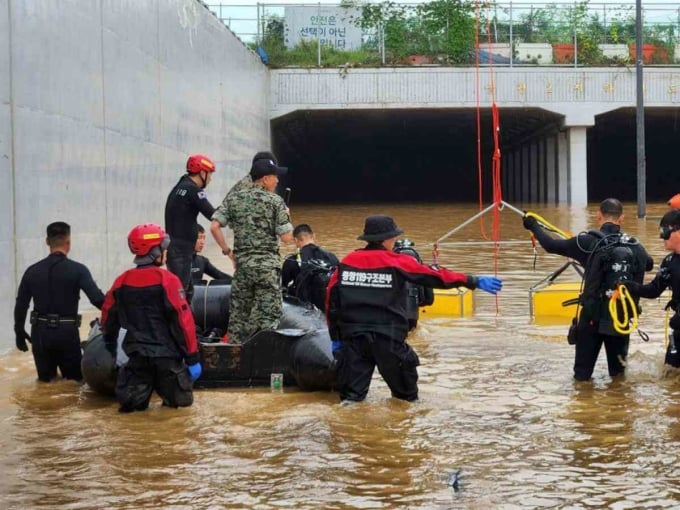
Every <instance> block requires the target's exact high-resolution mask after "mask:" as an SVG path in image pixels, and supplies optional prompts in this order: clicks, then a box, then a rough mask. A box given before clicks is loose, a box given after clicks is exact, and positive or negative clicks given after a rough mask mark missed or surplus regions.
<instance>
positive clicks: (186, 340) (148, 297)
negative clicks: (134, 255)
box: [101, 266, 199, 365]
mask: <svg viewBox="0 0 680 510" xmlns="http://www.w3.org/2000/svg"><path fill="white" fill-rule="evenodd" d="M101 324H102V330H103V331H104V340H105V342H106V343H107V344H112V343H115V342H116V341H117V339H118V332H119V330H120V328H121V327H123V328H125V329H126V330H127V333H126V335H125V339H124V340H123V350H124V351H125V354H127V355H128V356H132V355H135V354H136V355H139V356H147V357H151V358H175V359H178V358H179V359H185V360H186V363H187V365H191V364H193V363H196V362H198V361H199V353H198V343H197V341H196V326H195V325H194V316H193V314H192V313H191V308H190V307H189V303H187V300H186V297H185V294H184V288H183V286H182V283H181V282H180V280H179V278H177V277H176V276H175V275H174V274H172V273H171V272H170V271H167V270H166V269H162V268H160V267H156V266H141V267H138V268H135V269H129V270H128V271H125V272H124V273H123V274H122V275H120V276H119V277H118V278H116V281H115V282H114V284H113V286H112V287H111V289H110V290H109V292H108V293H107V294H106V300H105V301H104V306H103V307H102V320H101Z"/></svg>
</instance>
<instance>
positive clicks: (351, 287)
mask: <svg viewBox="0 0 680 510" xmlns="http://www.w3.org/2000/svg"><path fill="white" fill-rule="evenodd" d="M403 233H404V231H403V230H401V229H400V228H399V227H397V225H396V223H395V222H394V220H393V219H392V218H391V217H390V216H385V215H375V216H369V217H367V218H366V222H365V226H364V232H363V234H362V235H361V236H359V237H358V239H360V240H362V241H366V242H367V243H368V244H367V245H366V247H365V248H363V249H359V250H355V251H353V252H351V253H350V254H349V255H347V256H346V257H345V258H343V259H342V260H341V261H340V265H339V266H338V269H337V270H336V271H335V272H334V273H333V275H332V276H331V280H330V282H329V284H328V289H327V297H326V299H327V302H328V304H327V306H326V310H327V318H328V326H329V332H330V335H331V338H332V339H334V340H335V342H334V346H333V347H334V350H335V351H336V356H337V361H338V389H339V391H340V399H341V400H342V401H361V400H364V399H365V398H366V394H367V393H368V389H369V386H370V384H371V376H372V375H373V370H374V369H375V366H376V365H377V366H378V370H379V371H380V375H382V377H383V379H384V380H385V382H386V383H387V385H388V386H389V387H390V390H391V391H392V396H393V397H395V398H399V399H402V400H407V401H413V400H416V399H417V398H418V371H417V368H416V367H417V366H418V365H419V364H420V361H419V360H418V355H417V354H416V353H415V351H414V350H413V349H412V348H411V346H410V345H409V344H408V343H407V342H406V335H407V334H408V331H409V322H408V316H407V311H406V303H407V287H406V282H412V283H415V284H417V285H426V286H428V287H435V288H452V287H467V288H469V289H476V288H479V289H482V290H484V291H486V292H490V293H492V294H496V293H497V292H498V291H500V290H501V286H502V283H501V281H500V280H499V279H498V278H495V277H492V276H469V275H465V274H462V273H454V272H453V271H449V270H448V269H444V268H443V267H438V266H434V267H430V266H426V265H424V264H421V263H419V262H418V261H417V260H416V259H414V258H413V257H411V256H410V255H405V254H400V253H394V252H393V251H392V250H393V248H394V243H395V242H396V240H397V237H399V236H400V235H401V234H403ZM338 343H339V345H338Z"/></svg>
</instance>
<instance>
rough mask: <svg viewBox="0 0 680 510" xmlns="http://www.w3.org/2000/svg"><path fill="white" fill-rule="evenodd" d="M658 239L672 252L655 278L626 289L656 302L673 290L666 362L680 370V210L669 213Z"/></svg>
mask: <svg viewBox="0 0 680 510" xmlns="http://www.w3.org/2000/svg"><path fill="white" fill-rule="evenodd" d="M659 237H660V238H661V239H663V247H664V248H665V249H666V250H669V251H670V253H669V254H668V255H666V257H665V258H664V259H663V261H662V262H661V266H660V267H659V271H658V272H657V273H656V276H655V277H654V279H653V280H652V281H651V282H650V283H648V284H646V285H641V284H639V283H634V282H633V283H630V282H628V283H626V284H625V285H626V287H627V288H628V290H629V291H630V293H631V294H632V295H634V296H639V297H643V298H648V299H656V298H658V297H659V296H661V293H662V292H663V291H664V290H666V289H668V288H670V289H671V292H672V295H671V300H670V301H669V302H668V303H667V304H666V309H671V310H673V312H674V314H673V316H672V317H671V318H670V321H669V323H668V326H669V328H670V334H669V339H668V340H669V341H668V347H667V349H666V359H665V363H666V364H667V365H670V366H672V367H676V368H680V354H679V353H678V349H679V348H680V209H676V210H673V211H669V212H667V213H666V214H665V215H664V216H663V218H661V223H660V226H659Z"/></svg>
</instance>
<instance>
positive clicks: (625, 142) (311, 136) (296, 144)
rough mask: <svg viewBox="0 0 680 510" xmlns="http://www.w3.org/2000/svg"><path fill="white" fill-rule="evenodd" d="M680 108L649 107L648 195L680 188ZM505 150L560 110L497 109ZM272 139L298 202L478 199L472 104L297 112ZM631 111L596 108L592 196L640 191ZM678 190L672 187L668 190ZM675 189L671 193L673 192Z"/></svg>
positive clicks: (551, 124) (662, 195)
mask: <svg viewBox="0 0 680 510" xmlns="http://www.w3.org/2000/svg"><path fill="white" fill-rule="evenodd" d="M678 110H679V109H657V110H655V109H648V110H647V112H646V140H647V147H646V152H647V197H648V200H650V201H656V200H667V198H668V197H667V195H669V192H670V191H671V188H673V193H675V192H677V191H680V189H678V190H675V189H674V188H676V187H677V188H680V183H679V182H678V177H677V175H678V172H677V170H675V169H674V167H673V159H672V153H671V150H672V149H671V147H673V144H674V142H675V140H678V139H679V138H678V129H679V126H678V123H679V121H678ZM500 123H501V136H500V143H501V148H502V150H503V153H505V151H506V150H507V149H509V148H511V147H517V146H519V145H522V144H524V143H527V142H528V141H529V140H531V139H532V138H534V137H537V136H545V135H548V134H550V133H554V132H556V131H557V129H559V127H560V125H561V123H562V117H561V116H560V115H558V114H555V113H553V112H548V111H545V110H541V109H537V108H526V109H519V108H518V109H508V108H506V109H501V110H500ZM480 126H481V133H482V136H481V142H480V152H481V154H482V180H483V182H484V191H483V193H484V199H485V200H487V201H488V200H490V198H491V164H490V160H491V154H492V151H493V131H492V122H491V112H490V109H488V108H487V109H484V110H483V111H482V112H481V116H480ZM271 131H272V148H273V150H274V152H275V153H276V155H277V156H278V158H279V160H280V161H281V163H282V164H285V165H287V166H288V167H290V169H291V171H290V172H289V175H287V176H286V177H285V180H284V181H282V183H281V184H282V186H289V187H291V188H292V189H293V194H294V196H295V198H294V200H295V202H297V203H368V202H386V203H387V202H392V203H394V202H416V203H417V202H476V201H477V200H478V197H479V184H478V181H479V177H478V163H477V153H478V147H477V114H476V112H475V110H471V109H462V108H461V109H409V110H406V109H404V110H397V109H387V110H323V111H297V112H293V113H291V114H288V115H286V116H283V117H280V118H277V119H275V120H273V121H272V123H271ZM636 161H637V160H636V153H635V111H634V109H632V108H631V109H624V110H617V111H615V112H611V113H607V114H604V115H600V116H598V117H597V119H596V125H595V126H594V127H592V128H590V129H589V130H588V168H589V172H588V199H589V200H590V201H595V200H601V199H603V198H606V197H607V196H617V197H620V198H621V199H622V200H635V199H636V196H637V195H636V193H637V192H636ZM671 194H672V193H671ZM669 196H670V195H669Z"/></svg>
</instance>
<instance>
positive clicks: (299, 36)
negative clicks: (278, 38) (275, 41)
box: [284, 5, 362, 50]
mask: <svg viewBox="0 0 680 510" xmlns="http://www.w3.org/2000/svg"><path fill="white" fill-rule="evenodd" d="M284 17H285V28H284V34H285V35H284V38H285V41H286V48H288V49H292V48H295V46H297V45H298V44H300V43H301V42H302V41H307V42H314V43H316V42H317V40H318V41H319V42H320V43H321V44H322V45H324V46H332V47H333V48H335V49H337V50H358V49H359V48H361V34H362V30H361V27H359V26H357V25H355V24H354V20H358V19H359V18H360V17H361V11H360V10H359V9H356V8H348V9H343V8H342V7H336V6H311V5H307V6H297V7H286V8H285V13H284Z"/></svg>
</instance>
